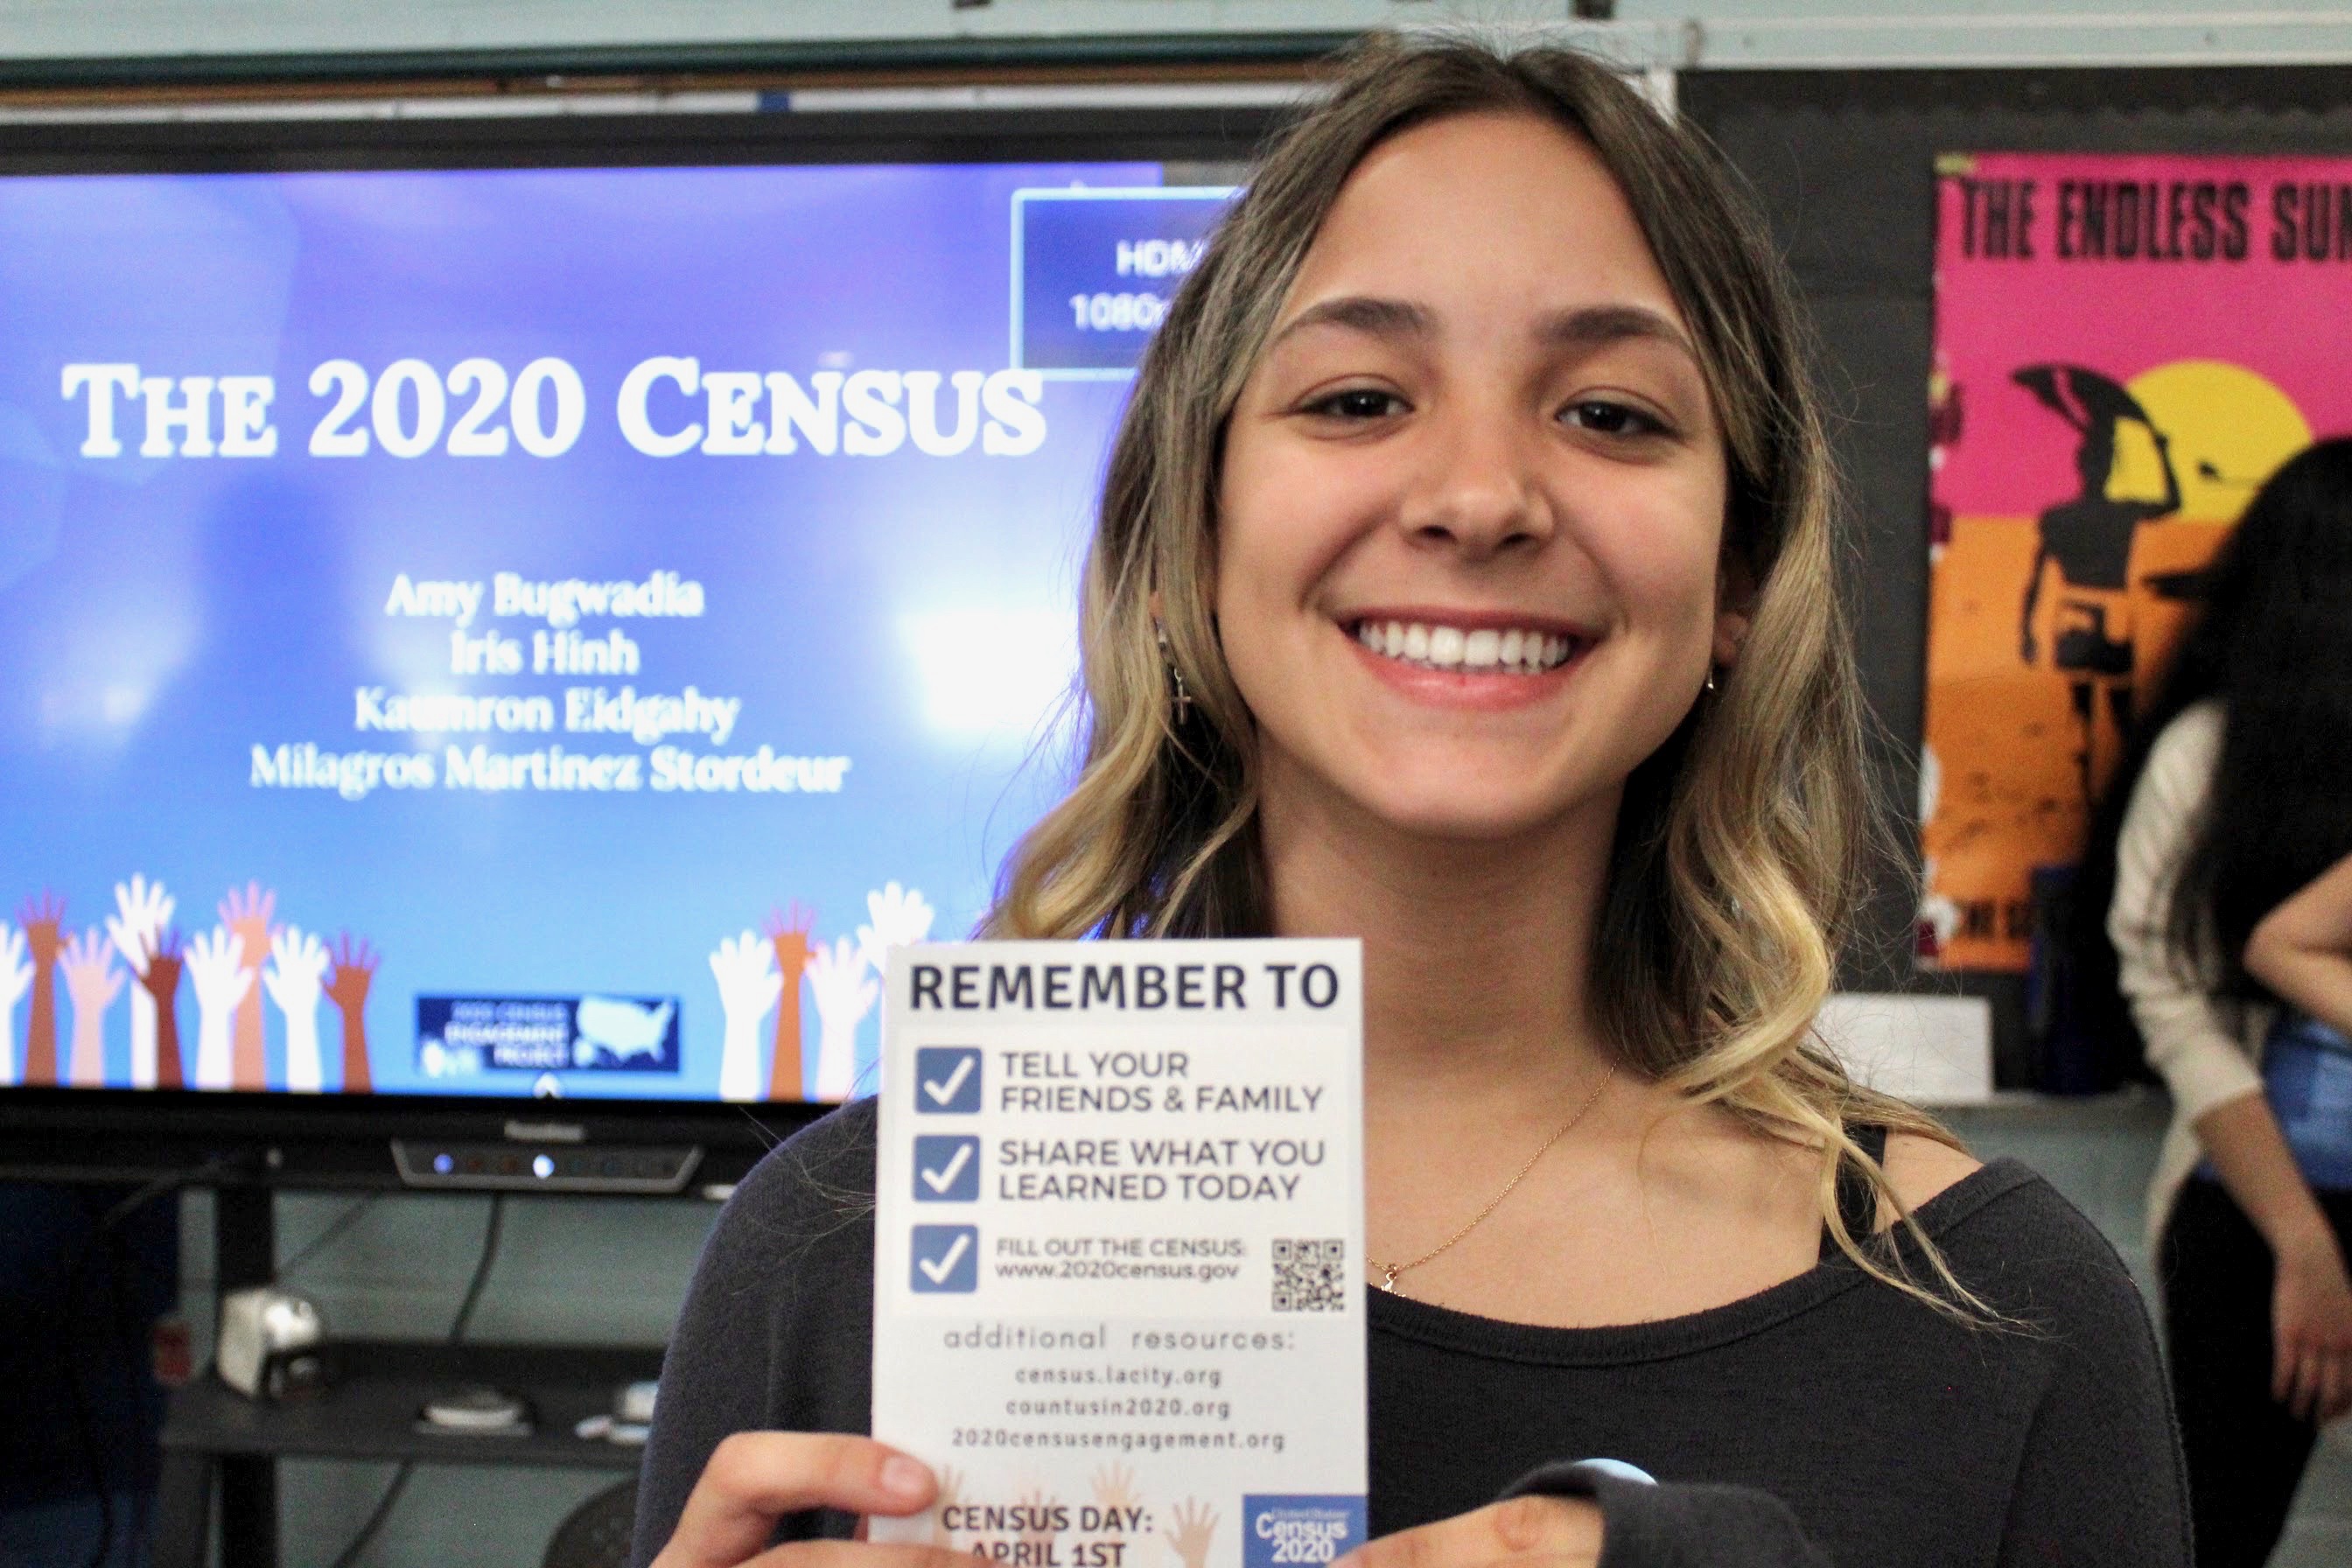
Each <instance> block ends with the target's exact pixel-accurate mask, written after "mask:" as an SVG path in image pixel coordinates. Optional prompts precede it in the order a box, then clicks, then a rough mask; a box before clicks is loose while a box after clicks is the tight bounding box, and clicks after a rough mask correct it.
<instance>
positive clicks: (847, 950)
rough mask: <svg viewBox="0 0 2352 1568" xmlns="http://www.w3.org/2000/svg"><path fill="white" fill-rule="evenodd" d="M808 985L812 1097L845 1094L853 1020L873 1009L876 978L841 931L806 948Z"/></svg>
mask: <svg viewBox="0 0 2352 1568" xmlns="http://www.w3.org/2000/svg"><path fill="white" fill-rule="evenodd" d="M808 988H809V999H810V1000H811V1001H813V1002H814V1003H815V1004H816V1019H817V1039H816V1097H817V1098H818V1099H819V1100H847V1099H848V1098H849V1095H850V1090H851V1089H852V1088H853V1087H854V1086H855V1085H856V1081H857V1026H858V1025H859V1024H861V1023H863V1022H864V1021H865V1018H866V1014H868V1013H871V1012H872V1011H874V1004H875V1002H876V1001H877V1000H878V999H879V998H880V997H881V994H882V983H881V982H880V981H878V980H877V979H875V978H874V974H873V971H872V970H871V969H870V968H869V967H868V966H867V964H866V955H865V954H863V953H861V952H858V951H857V943H856V942H854V941H852V940H851V939H850V938H848V937H842V938H839V939H838V940H836V941H835V942H833V943H832V944H831V945H830V946H827V945H826V944H825V943H824V942H819V943H818V944H817V947H816V951H815V952H812V953H810V954H809V961H808Z"/></svg>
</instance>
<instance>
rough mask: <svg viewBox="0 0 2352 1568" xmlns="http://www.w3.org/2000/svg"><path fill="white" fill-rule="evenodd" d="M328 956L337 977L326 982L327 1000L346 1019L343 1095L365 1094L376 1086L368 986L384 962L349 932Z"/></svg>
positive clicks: (337, 939)
mask: <svg viewBox="0 0 2352 1568" xmlns="http://www.w3.org/2000/svg"><path fill="white" fill-rule="evenodd" d="M328 956H329V957H331V958H332V959H333V960H334V961H335V973H334V974H333V976H332V978H331V979H329V980H328V982H327V996H328V998H329V999H330V1000H331V1001H332V1002H333V1003H334V1005H335V1011H336V1012H338V1013H340V1014H341V1015H342V1019H343V1092H344V1093H345V1094H365V1093H367V1092H368V1091H369V1090H370V1089H373V1088H374V1086H375V1080H374V1078H373V1075H372V1074H371V1073H370V1071H369V1069H368V1048H367V998H368V986H369V985H370V984H373V981H374V980H375V971H376V965H377V964H379V963H382V962H383V960H382V959H381V958H380V957H378V956H377V953H376V951H375V949H373V948H372V947H370V946H369V945H368V944H367V943H365V942H353V941H352V933H351V932H349V931H345V932H343V934H342V935H341V936H340V937H337V938H336V939H335V945H334V948H333V951H332V952H330V953H329V954H328Z"/></svg>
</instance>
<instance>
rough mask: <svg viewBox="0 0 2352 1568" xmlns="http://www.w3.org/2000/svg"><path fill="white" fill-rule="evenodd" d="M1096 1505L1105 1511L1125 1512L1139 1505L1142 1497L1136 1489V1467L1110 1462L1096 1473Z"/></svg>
mask: <svg viewBox="0 0 2352 1568" xmlns="http://www.w3.org/2000/svg"><path fill="white" fill-rule="evenodd" d="M1094 1493H1095V1506H1096V1507H1097V1508H1100V1509H1102V1510H1104V1511H1105V1512H1111V1511H1114V1510H1116V1511H1118V1512H1119V1513H1125V1512H1126V1511H1127V1510H1129V1509H1132V1508H1136V1507H1139V1506H1140V1505H1141V1502H1142V1499H1141V1498H1139V1496H1137V1494H1136V1490H1135V1468H1134V1467H1133V1466H1131V1465H1121V1464H1116V1463H1114V1464H1108V1465H1105V1466H1104V1467H1103V1468H1101V1469H1098V1470H1097V1471H1096V1472H1095V1474H1094Z"/></svg>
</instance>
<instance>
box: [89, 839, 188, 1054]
mask: <svg viewBox="0 0 2352 1568" xmlns="http://www.w3.org/2000/svg"><path fill="white" fill-rule="evenodd" d="M173 907H174V900H173V898H172V895H171V894H169V893H167V892H165V891H164V890H163V883H161V882H150V881H149V880H148V879H146V878H145V877H143V876H140V875H138V874H137V873H133V874H132V876H131V880H129V881H128V882H117V883H115V884H114V910H115V912H114V913H112V914H110V915H109V916H107V917H106V935H107V939H108V940H109V941H110V942H113V943H114V951H115V952H119V953H121V955H122V962H123V963H126V964H129V965H130V966H131V978H132V979H134V980H137V981H140V982H142V984H140V985H138V986H136V987H134V988H133V989H132V991H131V1088H133V1089H152V1088H154V1087H155V1073H156V1067H155V998H154V997H152V996H151V995H149V994H147V987H146V985H145V984H143V983H144V982H145V980H146V978H147V960H148V957H149V955H150V954H152V952H154V951H155V942H156V940H157V938H159V937H161V936H162V935H163V928H164V927H165V926H167V925H169V924H171V923H172V910H173Z"/></svg>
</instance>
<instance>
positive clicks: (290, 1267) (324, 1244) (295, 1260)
mask: <svg viewBox="0 0 2352 1568" xmlns="http://www.w3.org/2000/svg"><path fill="white" fill-rule="evenodd" d="M381 1197H383V1193H382V1192H373V1193H370V1194H368V1195H367V1196H365V1197H363V1198H362V1199H360V1200H359V1201H358V1202H357V1203H355V1204H353V1205H351V1206H350V1207H349V1208H347V1209H345V1210H344V1211H343V1212H342V1213H341V1214H339V1215H336V1216H335V1218H334V1221H333V1223H332V1224H331V1225H329V1226H327V1228H326V1229H324V1230H322V1231H320V1233H319V1234H318V1235H316V1236H314V1237H311V1238H310V1241H309V1242H308V1243H306V1244H305V1245H304V1246H303V1247H302V1250H301V1251H299V1252H298V1253H296V1254H295V1255H294V1256H293V1257H291V1258H288V1259H287V1260H286V1261H285V1262H283V1263H281V1264H279V1265H278V1272H277V1273H276V1274H274V1275H272V1276H271V1283H273V1284H277V1283H282V1282H283V1281H285V1280H287V1279H291V1278H292V1277H293V1275H294V1273H295V1271H296V1270H298V1269H299V1268H301V1267H302V1265H304V1264H305V1263H308V1262H310V1259H312V1258H316V1257H317V1256H318V1255H319V1254H320V1253H321V1252H324V1251H325V1250H327V1248H328V1247H331V1246H333V1245H334V1244H335V1243H336V1242H337V1241H338V1240H340V1239H341V1237H342V1235H343V1233H344V1232H345V1231H347V1230H349V1229H351V1228H352V1226H354V1225H356V1224H358V1223H359V1221H360V1218H361V1216H362V1215H365V1214H366V1213H367V1212H368V1210H370V1209H372V1208H373V1207H375V1205H376V1200H377V1199H379V1198H381Z"/></svg>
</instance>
